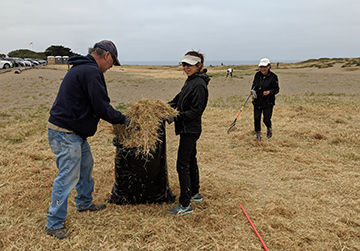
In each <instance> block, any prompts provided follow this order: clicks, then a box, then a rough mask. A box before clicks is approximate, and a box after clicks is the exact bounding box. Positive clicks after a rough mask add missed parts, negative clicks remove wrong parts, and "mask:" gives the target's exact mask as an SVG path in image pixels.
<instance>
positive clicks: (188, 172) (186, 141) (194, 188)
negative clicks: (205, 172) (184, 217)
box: [176, 133, 200, 207]
mask: <svg viewBox="0 0 360 251" xmlns="http://www.w3.org/2000/svg"><path fill="white" fill-rule="evenodd" d="M199 137H200V133H182V134H180V143H179V149H178V158H177V163H176V169H177V172H178V175H179V182H180V198H179V202H180V203H181V205H183V206H184V207H187V206H188V205H189V204H190V198H191V197H192V196H194V195H195V194H197V193H198V192H199V188H200V185H199V169H198V165H197V159H196V141H197V140H198V139H199Z"/></svg>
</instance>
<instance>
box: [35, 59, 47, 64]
mask: <svg viewBox="0 0 360 251" xmlns="http://www.w3.org/2000/svg"><path fill="white" fill-rule="evenodd" d="M35 60H36V61H38V62H39V63H40V64H46V60H44V59H41V58H35Z"/></svg>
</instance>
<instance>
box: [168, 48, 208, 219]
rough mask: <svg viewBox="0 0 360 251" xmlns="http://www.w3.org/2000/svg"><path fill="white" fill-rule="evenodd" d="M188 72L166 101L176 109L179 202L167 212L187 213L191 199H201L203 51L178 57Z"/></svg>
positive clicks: (204, 91) (204, 99)
mask: <svg viewBox="0 0 360 251" xmlns="http://www.w3.org/2000/svg"><path fill="white" fill-rule="evenodd" d="M181 63H182V66H183V70H184V72H185V74H186V75H187V76H188V78H187V80H186V81H185V84H184V86H183V87H182V89H181V91H180V93H179V94H177V95H176V96H175V98H174V99H173V100H172V101H170V102H169V104H170V106H171V107H172V108H174V109H177V110H178V111H179V116H177V117H176V118H175V133H176V135H180V142H179V148H178V156H177V162H176V170H177V172H178V175H179V182H180V197H179V204H178V205H177V206H176V207H174V208H173V209H170V210H168V213H169V214H179V215H187V214H191V213H192V212H193V207H192V205H191V203H190V201H194V202H201V201H202V196H201V194H200V193H199V188H200V185H199V169H198V165H197V159H196V141H197V140H198V139H199V137H200V134H201V116H202V114H203V112H204V110H205V108H206V105H207V101H208V96H209V93H208V88H207V85H208V83H209V81H210V78H209V77H208V75H206V74H205V73H206V69H204V70H203V65H204V55H203V54H201V53H199V52H196V51H189V52H188V53H186V54H185V56H184V58H183V60H182V61H181Z"/></svg>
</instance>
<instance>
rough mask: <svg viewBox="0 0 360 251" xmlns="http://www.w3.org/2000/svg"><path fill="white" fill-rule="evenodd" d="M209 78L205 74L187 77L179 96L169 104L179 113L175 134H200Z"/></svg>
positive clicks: (207, 95)
mask: <svg viewBox="0 0 360 251" xmlns="http://www.w3.org/2000/svg"><path fill="white" fill-rule="evenodd" d="M209 81H210V78H209V76H208V75H206V74H205V73H195V74H193V75H191V76H190V77H188V79H187V80H186V81H185V84H184V86H183V87H182V89H181V91H180V93H179V94H177V95H176V96H175V98H174V99H173V100H172V101H170V102H169V104H170V106H171V107H172V108H174V109H177V110H178V111H179V116H178V117H177V118H176V119H175V133H176V135H178V134H181V133H193V132H197V133H201V116H202V114H203V112H204V110H205V108H206V105H207V101H208V97H209V92H208V88H207V85H208V83H209Z"/></svg>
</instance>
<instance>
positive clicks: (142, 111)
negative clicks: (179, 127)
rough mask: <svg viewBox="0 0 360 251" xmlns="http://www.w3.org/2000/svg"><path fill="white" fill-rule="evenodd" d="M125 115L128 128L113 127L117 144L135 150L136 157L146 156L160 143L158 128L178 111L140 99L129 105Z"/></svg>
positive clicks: (159, 102)
mask: <svg viewBox="0 0 360 251" xmlns="http://www.w3.org/2000/svg"><path fill="white" fill-rule="evenodd" d="M125 114H126V115H127V116H128V117H129V118H130V124H129V126H125V125H120V124H118V125H114V127H113V132H114V134H115V137H116V139H117V142H118V143H119V144H122V145H123V147H125V148H129V149H133V148H135V149H136V154H137V155H139V154H141V155H144V156H147V155H149V154H151V152H154V151H155V148H156V143H157V142H159V141H160V139H159V135H158V134H159V126H160V125H161V124H162V123H163V122H164V120H166V119H167V118H169V117H176V116H177V115H178V111H177V110H175V109H173V108H171V107H170V105H168V104H167V103H165V102H164V101H162V100H152V99H140V100H138V101H135V102H133V103H131V105H130V107H129V108H128V110H127V111H126V113H125ZM160 133H161V132H160Z"/></svg>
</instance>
